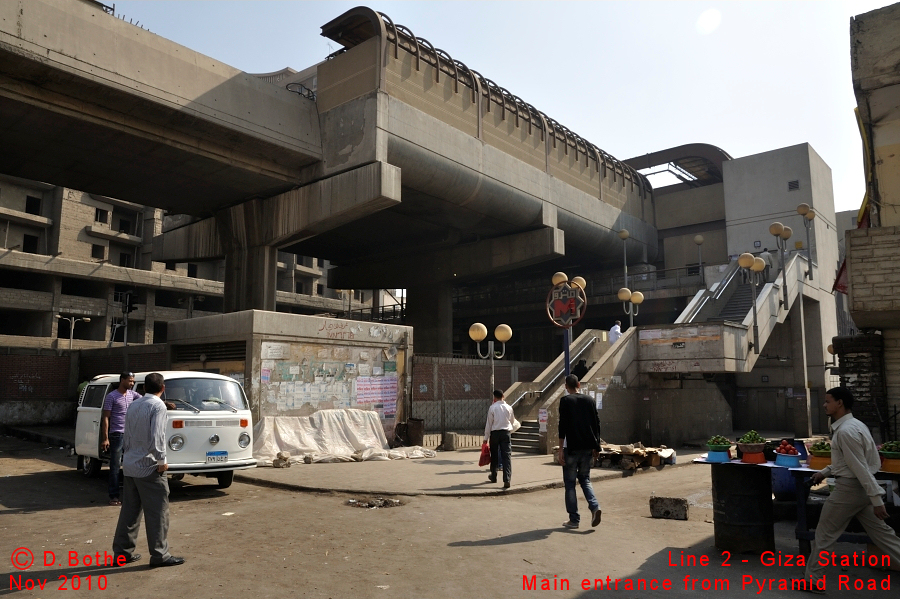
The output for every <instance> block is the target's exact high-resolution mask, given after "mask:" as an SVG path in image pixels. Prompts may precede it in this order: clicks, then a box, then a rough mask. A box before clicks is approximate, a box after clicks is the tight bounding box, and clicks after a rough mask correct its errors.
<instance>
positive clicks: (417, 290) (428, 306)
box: [406, 283, 471, 355]
mask: <svg viewBox="0 0 900 599" xmlns="http://www.w3.org/2000/svg"><path fill="white" fill-rule="evenodd" d="M406 324H407V325H409V326H411V327H413V328H414V329H415V331H416V352H418V353H423V354H446V355H450V354H451V353H452V352H453V286H452V285H451V284H450V283H435V284H433V285H427V286H421V287H409V288H407V301H406ZM469 324H471V323H469Z"/></svg>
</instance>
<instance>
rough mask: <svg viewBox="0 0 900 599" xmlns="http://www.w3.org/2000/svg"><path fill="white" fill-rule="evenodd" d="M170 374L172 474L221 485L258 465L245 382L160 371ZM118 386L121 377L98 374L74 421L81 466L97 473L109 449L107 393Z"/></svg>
mask: <svg viewBox="0 0 900 599" xmlns="http://www.w3.org/2000/svg"><path fill="white" fill-rule="evenodd" d="M148 374H150V373H148V372H138V373H135V375H134V390H135V391H136V392H137V393H139V394H143V393H144V378H145V377H146V376H147V375H148ZM160 374H162V375H163V377H165V381H166V390H165V393H164V394H163V396H162V399H163V400H164V401H167V402H170V404H174V406H175V409H174V410H173V409H169V411H168V419H169V421H168V423H166V461H167V462H168V464H169V470H168V473H169V475H171V476H173V478H176V479H181V478H183V477H184V475H185V474H193V475H195V476H207V477H211V478H216V479H218V487H219V488H220V489H224V488H226V487H229V486H231V482H232V480H234V471H235V470H243V469H246V468H254V467H255V466H256V460H255V459H253V420H252V418H251V416H250V405H249V403H248V402H247V396H246V395H244V390H243V388H241V386H240V384H238V382H237V381H236V380H234V379H232V378H229V377H227V376H222V375H220V374H211V373H207V372H190V371H168V372H161V373H160ZM118 386H119V375H117V374H103V375H99V376H96V377H94V378H93V379H92V380H91V381H90V382H89V383H88V384H87V385H86V386H85V388H84V391H82V393H81V397H80V398H79V401H78V416H77V419H76V421H75V453H76V454H78V469H79V470H81V472H82V473H84V474H85V475H86V476H97V475H99V473H100V468H101V465H102V464H103V463H108V462H109V454H108V452H101V451H100V415H101V412H102V410H103V400H104V399H105V398H106V395H107V394H108V393H109V392H110V391H112V390H113V389H115V388H117V387H118Z"/></svg>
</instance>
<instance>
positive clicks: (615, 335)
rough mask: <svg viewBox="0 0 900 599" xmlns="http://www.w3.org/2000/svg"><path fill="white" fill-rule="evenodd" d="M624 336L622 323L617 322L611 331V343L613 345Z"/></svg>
mask: <svg viewBox="0 0 900 599" xmlns="http://www.w3.org/2000/svg"><path fill="white" fill-rule="evenodd" d="M621 336H622V321H621V320H617V321H616V324H614V325H613V326H612V328H611V329H610V330H609V343H610V344H613V343H615V342H616V341H618V340H619V337H621Z"/></svg>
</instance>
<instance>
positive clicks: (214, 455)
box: [206, 451, 228, 464]
mask: <svg viewBox="0 0 900 599" xmlns="http://www.w3.org/2000/svg"><path fill="white" fill-rule="evenodd" d="M227 461H228V452H227V451H207V452H206V463H207V464H218V463H220V462H227Z"/></svg>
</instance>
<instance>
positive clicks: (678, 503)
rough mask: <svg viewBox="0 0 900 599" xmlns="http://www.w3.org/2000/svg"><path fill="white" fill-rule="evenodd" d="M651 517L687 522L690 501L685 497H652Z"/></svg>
mask: <svg viewBox="0 0 900 599" xmlns="http://www.w3.org/2000/svg"><path fill="white" fill-rule="evenodd" d="M650 515H651V516H652V517H654V518H665V519H668V520H687V519H688V501H687V499H685V498H683V497H651V498H650Z"/></svg>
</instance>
